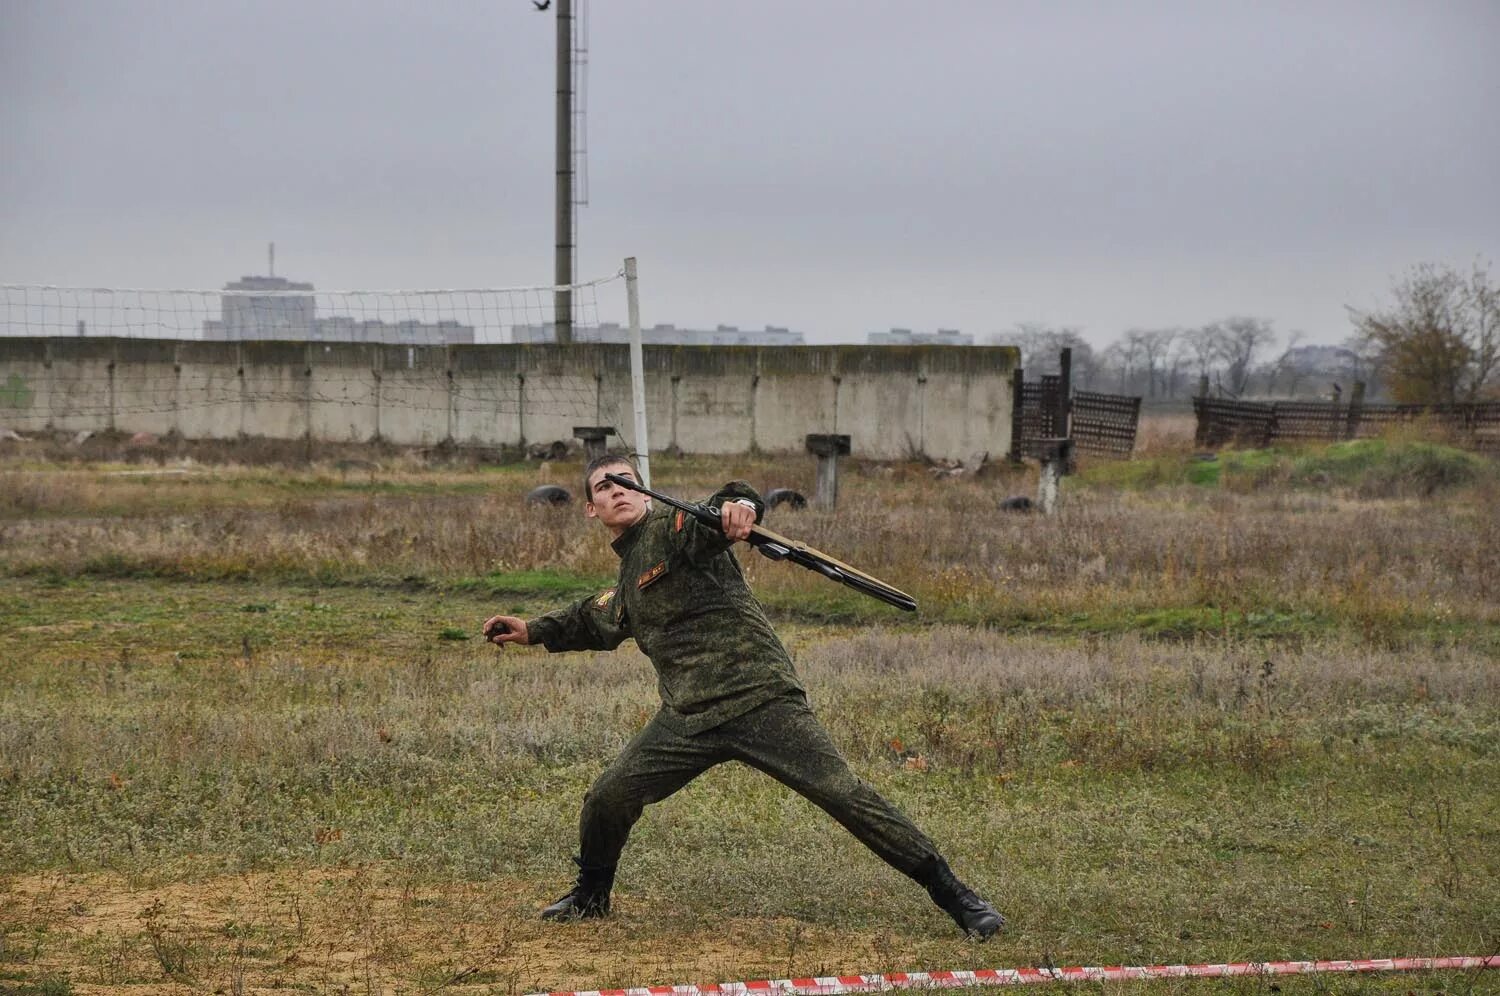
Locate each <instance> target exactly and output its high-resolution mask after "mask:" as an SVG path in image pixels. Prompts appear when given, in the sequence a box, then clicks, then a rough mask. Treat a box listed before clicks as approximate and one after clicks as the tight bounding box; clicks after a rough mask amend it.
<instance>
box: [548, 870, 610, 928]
mask: <svg viewBox="0 0 1500 996" xmlns="http://www.w3.org/2000/svg"><path fill="white" fill-rule="evenodd" d="M573 862H574V864H576V865H578V881H577V882H575V883H573V888H572V891H570V892H569V893H568V894H567V895H566V896H563V897H562V898H561V899H559V900H558V901H557V902H555V903H553V904H552V905H551V906H548V907H547V908H546V909H544V910H542V919H543V920H582V919H585V918H587V917H599V916H608V915H609V890H611V889H613V888H614V885H615V866H614V865H586V864H584V863H583V859H582V858H574V859H573Z"/></svg>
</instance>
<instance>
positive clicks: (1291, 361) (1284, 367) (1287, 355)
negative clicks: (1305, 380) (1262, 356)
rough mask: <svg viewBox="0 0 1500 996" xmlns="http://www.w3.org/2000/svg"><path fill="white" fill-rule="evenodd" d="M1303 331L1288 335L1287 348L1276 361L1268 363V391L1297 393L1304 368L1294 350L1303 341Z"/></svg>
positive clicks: (1273, 392)
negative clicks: (1298, 363) (1300, 365)
mask: <svg viewBox="0 0 1500 996" xmlns="http://www.w3.org/2000/svg"><path fill="white" fill-rule="evenodd" d="M1302 336H1303V333H1302V332H1298V331H1293V332H1291V333H1290V334H1288V335H1287V337H1286V348H1285V349H1283V350H1282V351H1281V355H1280V356H1278V357H1277V358H1276V359H1275V361H1273V362H1271V363H1268V364H1266V393H1267V394H1275V393H1277V391H1281V392H1283V393H1285V394H1289V395H1296V393H1297V385H1298V384H1300V383H1301V381H1302V369H1301V367H1299V366H1298V365H1297V361H1296V357H1295V355H1294V351H1295V350H1296V348H1297V346H1298V345H1299V344H1300V343H1301V342H1302Z"/></svg>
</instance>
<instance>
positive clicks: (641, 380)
mask: <svg viewBox="0 0 1500 996" xmlns="http://www.w3.org/2000/svg"><path fill="white" fill-rule="evenodd" d="M625 301H626V304H627V306H628V307H629V311H630V395H631V399H632V401H633V402H634V405H635V465H636V466H637V467H639V468H640V469H641V483H642V484H644V485H645V486H646V487H648V488H649V487H650V486H651V455H650V454H651V447H650V445H649V444H648V443H647V440H646V361H645V357H644V355H643V353H642V350H641V298H640V290H639V288H638V287H637V282H636V275H635V257H634V256H627V257H625Z"/></svg>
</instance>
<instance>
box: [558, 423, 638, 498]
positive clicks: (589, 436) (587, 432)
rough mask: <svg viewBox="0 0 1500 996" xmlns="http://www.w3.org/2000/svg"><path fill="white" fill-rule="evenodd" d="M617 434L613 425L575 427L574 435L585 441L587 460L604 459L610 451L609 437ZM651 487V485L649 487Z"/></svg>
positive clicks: (584, 453) (584, 452)
mask: <svg viewBox="0 0 1500 996" xmlns="http://www.w3.org/2000/svg"><path fill="white" fill-rule="evenodd" d="M614 434H615V429H614V426H612V425H575V426H573V435H574V437H575V438H577V439H581V440H583V455H584V459H586V460H594V459H596V458H598V457H602V456H603V455H604V454H605V453H606V452H608V450H609V441H608V440H609V437H610V436H613V435H614ZM647 487H650V485H647Z"/></svg>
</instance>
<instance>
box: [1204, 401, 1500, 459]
mask: <svg viewBox="0 0 1500 996" xmlns="http://www.w3.org/2000/svg"><path fill="white" fill-rule="evenodd" d="M1193 413H1194V414H1195V415H1196V416H1197V419H1198V428H1197V433H1196V436H1195V440H1196V444H1197V445H1198V446H1200V447H1203V448H1205V449H1214V448H1217V447H1220V446H1226V445H1236V446H1248V447H1257V448H1258V447H1264V446H1270V445H1272V444H1273V443H1276V442H1282V441H1285V442H1305V441H1317V442H1333V441H1338V440H1341V439H1368V438H1370V437H1372V436H1378V435H1380V434H1381V433H1382V432H1385V431H1386V430H1387V429H1390V428H1393V427H1396V426H1403V425H1407V426H1410V425H1425V426H1430V427H1431V428H1432V429H1433V430H1434V432H1435V434H1438V435H1442V436H1445V437H1447V438H1449V439H1452V440H1453V441H1454V442H1455V443H1457V444H1459V445H1461V446H1465V447H1469V448H1471V449H1477V450H1483V451H1486V452H1492V453H1500V401H1481V402H1475V403H1473V404H1460V405H1370V404H1347V405H1345V404H1340V403H1338V402H1333V401H1268V402H1256V401H1230V400H1226V399H1222V398H1201V397H1200V398H1194V399H1193Z"/></svg>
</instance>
